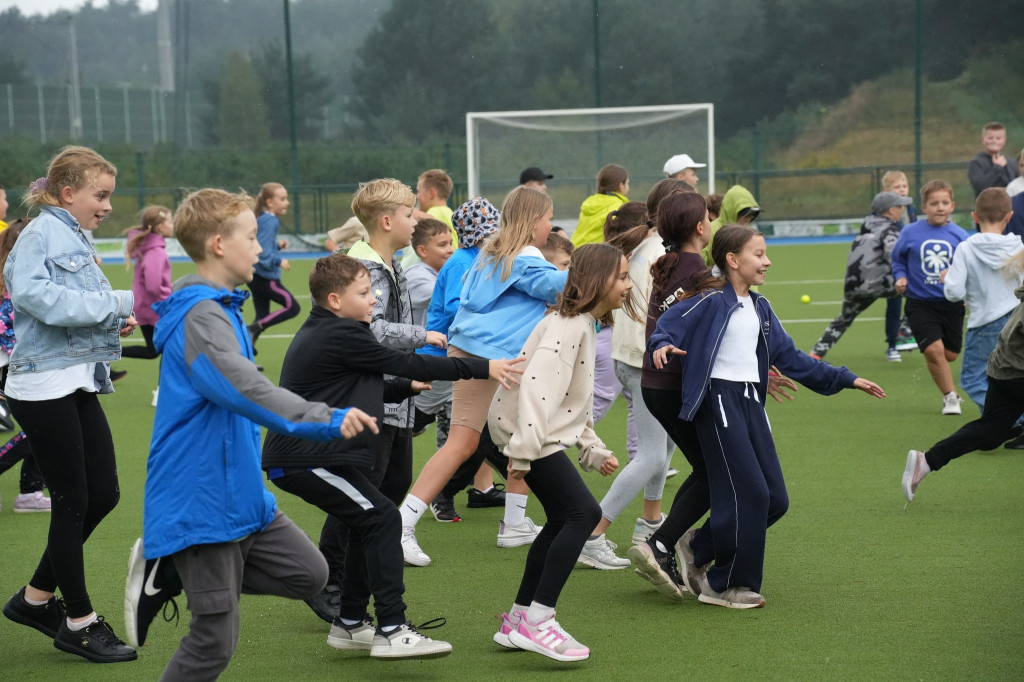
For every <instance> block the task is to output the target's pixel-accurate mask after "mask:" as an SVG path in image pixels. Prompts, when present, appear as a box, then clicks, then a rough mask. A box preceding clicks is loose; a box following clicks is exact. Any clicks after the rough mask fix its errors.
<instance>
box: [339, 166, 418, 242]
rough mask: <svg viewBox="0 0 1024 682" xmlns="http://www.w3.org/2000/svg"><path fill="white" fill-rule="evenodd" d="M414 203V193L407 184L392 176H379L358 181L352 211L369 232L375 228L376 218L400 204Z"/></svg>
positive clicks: (395, 208) (410, 205) (398, 206)
mask: <svg viewBox="0 0 1024 682" xmlns="http://www.w3.org/2000/svg"><path fill="white" fill-rule="evenodd" d="M415 205H416V195H415V194H414V193H413V191H412V189H410V188H409V186H408V185H406V184H404V183H403V182H402V181H401V180H395V179H394V178H380V179H377V180H370V181H369V182H361V183H359V189H357V190H356V193H355V195H353V197H352V212H353V213H355V214H356V217H357V218H359V222H361V223H362V224H363V225H364V226H365V227H366V229H367V231H368V232H371V231H373V230H375V229H377V225H376V223H377V219H378V218H380V217H381V216H382V215H384V214H385V213H390V212H391V211H395V210H397V209H399V208H401V207H402V206H405V207H406V208H412V207H413V206H415Z"/></svg>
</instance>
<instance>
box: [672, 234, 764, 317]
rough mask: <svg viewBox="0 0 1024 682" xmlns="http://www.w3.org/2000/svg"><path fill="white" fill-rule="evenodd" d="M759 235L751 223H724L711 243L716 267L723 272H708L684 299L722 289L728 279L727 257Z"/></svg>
mask: <svg viewBox="0 0 1024 682" xmlns="http://www.w3.org/2000/svg"><path fill="white" fill-rule="evenodd" d="M758 235H761V232H759V231H758V230H755V229H754V228H753V227H750V226H749V225H736V224H729V225H723V226H722V228H721V229H719V230H718V232H716V233H715V239H714V241H713V242H712V243H711V259H712V260H713V261H714V262H715V267H716V268H718V271H719V272H720V273H721V274H720V276H717V277H716V276H713V275H712V274H711V273H710V272H708V274H707V275H706V276H705V277H704V278H703V279H701V280H700V281H698V282H695V283H694V285H693V289H692V291H687V292H686V294H685V295H684V296H683V299H687V298H690V297H691V296H697V295H698V294H700V293H702V292H704V291H708V290H710V289H721V288H722V287H724V286H725V283H726V281H727V280H728V277H727V275H726V273H727V272H728V264H727V263H726V261H725V257H726V256H727V255H729V254H730V253H739V252H740V251H742V250H743V247H744V246H746V245H747V242H749V241H750V240H751V239H753V238H754V237H756V236H758Z"/></svg>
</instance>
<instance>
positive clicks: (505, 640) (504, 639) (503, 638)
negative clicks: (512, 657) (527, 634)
mask: <svg viewBox="0 0 1024 682" xmlns="http://www.w3.org/2000/svg"><path fill="white" fill-rule="evenodd" d="M491 639H493V640H494V642H495V644H499V645H501V646H503V647H505V648H506V649H518V648H519V647H517V646H516V645H515V644H513V643H512V640H511V639H509V636H508V635H506V634H505V633H503V632H495V633H494V637H492V638H491Z"/></svg>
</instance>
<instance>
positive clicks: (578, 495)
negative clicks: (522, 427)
mask: <svg viewBox="0 0 1024 682" xmlns="http://www.w3.org/2000/svg"><path fill="white" fill-rule="evenodd" d="M530 466H531V469H530V471H529V472H528V473H527V474H526V482H527V484H529V486H530V490H532V491H533V494H534V495H535V496H536V497H537V499H538V500H540V503H541V504H542V505H543V506H544V513H545V514H546V515H547V521H546V522H545V523H544V530H542V531H541V532H540V534H538V535H537V539H536V540H534V541H533V545H531V547H530V552H529V554H527V555H526V569H525V570H524V571H523V580H522V582H521V583H520V584H519V594H518V595H516V603H517V604H521V605H523V606H528V605H529V604H530V603H531V602H534V601H535V602H537V603H539V604H543V605H544V606H547V607H550V608H554V607H555V605H556V604H557V603H558V595H559V594H561V593H562V588H563V587H565V583H566V581H567V580H569V574H570V573H572V569H573V566H575V565H576V561H577V560H578V559H579V558H580V552H581V551H582V550H583V545H584V543H586V541H587V538H588V537H590V534H591V533H592V532H593V531H594V526H596V525H597V522H598V521H600V520H601V505H599V504H598V503H597V500H595V499H594V496H593V495H592V494H591V492H590V490H588V489H587V486H586V484H585V483H583V479H582V478H581V477H580V472H579V471H577V469H576V467H575V466H573V463H572V462H571V461H570V460H569V458H568V456H566V454H565V453H564V452H556V453H555V454H553V455H548V456H547V457H542V458H540V459H538V460H536V461H533V462H531V463H530Z"/></svg>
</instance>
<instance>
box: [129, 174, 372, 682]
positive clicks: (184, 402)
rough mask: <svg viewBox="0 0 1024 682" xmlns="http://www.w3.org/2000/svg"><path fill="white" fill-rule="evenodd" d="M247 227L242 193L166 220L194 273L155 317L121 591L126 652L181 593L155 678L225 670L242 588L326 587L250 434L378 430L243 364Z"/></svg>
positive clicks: (252, 233)
mask: <svg viewBox="0 0 1024 682" xmlns="http://www.w3.org/2000/svg"><path fill="white" fill-rule="evenodd" d="M256 229H257V228H256V217H255V216H254V215H253V213H252V211H251V210H250V209H249V207H248V197H246V196H245V195H239V194H229V193H227V192H223V191H221V190H213V189H204V190H200V191H198V192H193V193H192V194H190V195H189V196H187V197H186V198H185V200H184V201H183V202H182V203H181V205H180V206H179V207H178V210H177V211H176V212H175V215H174V236H175V237H177V239H178V241H179V243H181V245H182V247H183V248H184V249H185V251H186V253H188V255H189V257H190V258H192V260H194V261H195V262H196V266H197V270H198V274H197V275H188V276H186V277H183V278H182V279H181V280H179V281H178V282H177V283H176V284H175V286H174V293H172V294H171V296H170V297H169V298H168V299H166V300H165V301H163V302H161V303H160V304H159V305H158V309H157V312H158V313H159V314H160V322H159V323H158V324H157V326H156V329H155V333H154V339H153V340H154V344H155V345H156V347H157V350H158V351H159V352H160V353H161V355H162V356H163V361H162V363H161V365H160V384H161V394H162V395H163V396H164V397H163V399H161V400H160V403H159V405H158V406H157V411H156V417H155V421H154V424H153V438H152V443H151V446H150V453H149V461H148V465H147V468H148V471H147V477H146V493H145V502H144V507H143V509H144V511H143V538H142V540H141V541H139V542H136V543H135V547H133V549H132V555H131V559H130V562H129V567H128V582H127V586H126V593H125V625H126V627H127V629H128V639H129V640H130V641H132V642H133V644H134V645H135V646H139V645H141V644H142V643H143V642H144V641H145V637H146V632H147V630H148V628H149V624H150V622H151V621H152V620H153V617H154V616H155V615H156V613H157V612H158V611H159V610H160V609H161V608H162V607H163V606H164V604H165V603H166V602H167V601H168V600H169V599H171V598H172V597H174V596H175V595H176V594H177V593H178V591H180V589H181V588H184V590H185V594H186V595H187V596H188V608H189V610H190V611H191V612H192V620H191V623H190V625H189V632H188V634H187V635H186V636H185V637H184V638H183V639H182V640H181V645H180V646H179V647H178V650H177V651H176V652H175V653H174V655H173V656H172V657H171V660H170V662H169V663H168V665H167V668H166V669H165V670H164V674H163V677H162V679H165V680H200V679H202V680H207V679H215V678H216V677H217V676H218V675H220V673H221V672H223V671H224V669H225V668H227V666H228V663H230V662H231V657H232V656H233V654H234V651H235V647H236V646H237V643H238V636H239V609H238V602H239V597H240V596H241V593H242V592H245V593H247V594H276V595H280V596H284V597H290V598H294V599H302V598H307V597H310V596H312V595H314V594H316V593H317V592H318V591H319V590H320V589H322V588H323V586H324V584H325V583H326V582H327V564H326V562H325V561H324V559H323V557H322V556H321V555H320V552H319V551H318V550H317V548H316V545H314V544H313V543H312V542H311V541H310V540H309V538H308V537H307V536H306V534H305V533H303V532H302V531H301V530H299V529H298V528H297V527H296V526H295V525H294V524H293V523H292V522H291V521H290V520H289V519H288V517H286V516H285V515H284V514H282V513H281V512H280V511H279V510H278V509H277V505H276V503H275V500H274V496H273V495H271V494H270V492H269V491H268V490H267V489H266V488H265V487H264V485H263V477H262V471H261V469H260V429H259V427H260V425H263V426H266V427H267V428H268V429H271V430H273V431H277V432H281V433H287V434H289V435H293V436H298V437H302V438H308V439H312V440H321V441H326V440H331V439H334V438H337V437H338V436H339V434H340V435H341V436H344V437H345V438H351V437H353V436H356V435H357V434H358V433H360V432H362V431H363V430H364V428H369V429H370V430H371V431H373V432H376V431H377V425H376V421H375V420H374V419H372V418H371V417H369V416H368V415H366V414H365V413H364V412H362V411H360V410H358V409H355V408H351V409H334V408H331V407H329V406H327V405H325V404H323V403H310V402H307V401H306V400H304V399H302V398H299V397H298V396H296V395H295V394H293V393H291V392H289V391H287V390H284V389H281V388H278V387H276V386H274V385H273V384H272V383H271V382H270V381H269V380H267V379H266V378H265V377H263V376H262V375H261V374H260V373H259V371H258V370H257V369H256V366H255V365H254V364H253V362H252V358H253V348H252V342H251V341H250V339H249V334H248V331H247V330H246V327H245V323H244V321H243V320H242V314H241V306H242V303H243V302H244V301H245V299H246V298H247V297H248V294H247V293H246V292H242V291H239V290H238V289H237V287H239V286H241V285H242V284H245V283H246V282H248V281H250V280H251V279H252V275H253V265H254V264H255V263H256V262H257V260H258V255H259V253H260V245H259V242H258V241H257V239H256ZM182 434H189V436H188V437H187V438H185V437H183V436H182ZM167 559H171V561H167ZM179 580H180V583H179ZM179 585H180V586H179Z"/></svg>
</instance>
